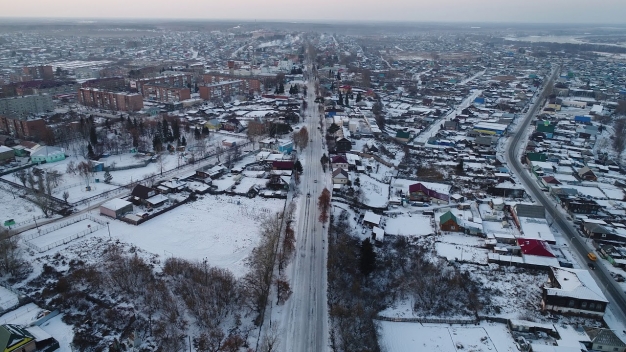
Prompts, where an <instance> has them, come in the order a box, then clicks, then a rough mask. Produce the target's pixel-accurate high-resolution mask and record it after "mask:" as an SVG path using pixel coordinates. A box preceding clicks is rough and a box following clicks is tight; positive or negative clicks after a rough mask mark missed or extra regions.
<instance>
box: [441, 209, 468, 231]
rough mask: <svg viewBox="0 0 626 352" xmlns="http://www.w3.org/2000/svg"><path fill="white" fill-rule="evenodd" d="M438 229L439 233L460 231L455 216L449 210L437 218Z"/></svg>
mask: <svg viewBox="0 0 626 352" xmlns="http://www.w3.org/2000/svg"><path fill="white" fill-rule="evenodd" d="M439 227H440V228H441V231H454V232H459V231H462V229H461V226H459V222H458V220H457V219H456V216H454V214H452V212H451V211H449V210H448V211H447V212H445V213H444V214H443V215H441V216H440V217H439Z"/></svg>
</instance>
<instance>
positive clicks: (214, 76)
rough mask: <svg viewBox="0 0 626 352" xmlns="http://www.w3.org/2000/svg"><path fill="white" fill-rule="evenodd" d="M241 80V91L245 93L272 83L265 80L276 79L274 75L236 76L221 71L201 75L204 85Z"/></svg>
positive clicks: (253, 91)
mask: <svg viewBox="0 0 626 352" xmlns="http://www.w3.org/2000/svg"><path fill="white" fill-rule="evenodd" d="M235 80H237V81H242V82H243V88H242V89H243V92H245V93H247V94H252V93H255V92H260V91H261V89H262V86H264V85H268V84H269V85H272V82H269V81H267V82H266V80H273V81H275V80H276V77H256V76H252V77H246V76H236V75H227V74H221V73H207V74H204V75H202V81H203V82H204V84H205V85H211V84H215V83H221V82H228V81H235Z"/></svg>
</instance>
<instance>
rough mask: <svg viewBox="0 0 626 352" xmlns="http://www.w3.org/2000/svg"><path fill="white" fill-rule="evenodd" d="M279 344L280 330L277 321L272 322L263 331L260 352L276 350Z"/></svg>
mask: <svg viewBox="0 0 626 352" xmlns="http://www.w3.org/2000/svg"><path fill="white" fill-rule="evenodd" d="M279 345H280V332H279V331H278V323H276V322H274V325H272V327H271V328H270V329H268V330H266V331H265V334H264V335H263V343H262V345H261V352H274V351H278V347H279Z"/></svg>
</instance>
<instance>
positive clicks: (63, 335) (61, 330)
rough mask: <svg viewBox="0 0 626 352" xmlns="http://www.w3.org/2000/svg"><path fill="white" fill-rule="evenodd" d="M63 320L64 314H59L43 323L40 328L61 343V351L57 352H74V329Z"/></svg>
mask: <svg viewBox="0 0 626 352" xmlns="http://www.w3.org/2000/svg"><path fill="white" fill-rule="evenodd" d="M62 319H63V314H59V315H57V316H56V317H54V318H52V319H50V320H48V321H47V322H45V323H43V324H42V325H41V326H40V327H41V328H42V329H43V331H45V332H47V333H48V334H50V335H51V336H52V337H54V339H55V340H57V341H58V342H59V349H58V350H57V351H56V352H72V351H74V350H73V349H72V347H71V346H70V344H71V343H72V339H73V338H74V331H73V330H72V327H71V326H70V325H67V324H65V323H64V322H63V320H62Z"/></svg>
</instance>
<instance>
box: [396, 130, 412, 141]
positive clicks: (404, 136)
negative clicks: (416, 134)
mask: <svg viewBox="0 0 626 352" xmlns="http://www.w3.org/2000/svg"><path fill="white" fill-rule="evenodd" d="M410 137H411V134H410V133H409V132H404V131H398V132H396V140H397V141H398V142H400V143H406V142H408V141H409V138H410Z"/></svg>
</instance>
